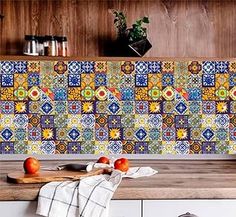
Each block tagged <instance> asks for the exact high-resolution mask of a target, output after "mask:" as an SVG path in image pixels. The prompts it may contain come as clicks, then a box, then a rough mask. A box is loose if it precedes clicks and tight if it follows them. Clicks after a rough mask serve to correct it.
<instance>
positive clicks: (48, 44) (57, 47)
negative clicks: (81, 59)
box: [23, 35, 69, 57]
mask: <svg viewBox="0 0 236 217" xmlns="http://www.w3.org/2000/svg"><path fill="white" fill-rule="evenodd" d="M23 53H24V54H25V55H30V56H62V57H66V56H69V52H68V41H67V37H66V36H52V35H45V36H38V35H25V45H24V51H23Z"/></svg>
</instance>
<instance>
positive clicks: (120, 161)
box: [114, 158, 129, 172]
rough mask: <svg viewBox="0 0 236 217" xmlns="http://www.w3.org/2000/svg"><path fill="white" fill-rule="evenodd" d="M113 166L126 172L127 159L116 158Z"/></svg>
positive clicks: (127, 166) (127, 167)
mask: <svg viewBox="0 0 236 217" xmlns="http://www.w3.org/2000/svg"><path fill="white" fill-rule="evenodd" d="M114 167H115V169H116V170H120V171H122V172H127V171H128V169H129V161H128V159H126V158H120V159H117V160H116V161H115V163H114Z"/></svg>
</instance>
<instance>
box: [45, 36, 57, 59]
mask: <svg viewBox="0 0 236 217" xmlns="http://www.w3.org/2000/svg"><path fill="white" fill-rule="evenodd" d="M44 55H45V56H57V41H56V40H55V37H54V36H52V35H46V36H45V41H44Z"/></svg>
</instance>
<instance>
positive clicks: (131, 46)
mask: <svg viewBox="0 0 236 217" xmlns="http://www.w3.org/2000/svg"><path fill="white" fill-rule="evenodd" d="M151 47H152V45H151V43H150V42H149V40H148V39H147V38H145V39H142V40H140V41H136V42H133V43H128V42H127V40H124V39H123V40H122V39H118V40H117V42H116V48H115V53H113V54H114V55H115V56H123V57H142V56H144V55H145V53H147V51H148V50H150V49H151Z"/></svg>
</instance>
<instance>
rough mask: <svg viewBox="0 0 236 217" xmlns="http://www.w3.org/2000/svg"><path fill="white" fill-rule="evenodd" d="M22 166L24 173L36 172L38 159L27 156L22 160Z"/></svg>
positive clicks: (38, 167) (38, 166)
mask: <svg viewBox="0 0 236 217" xmlns="http://www.w3.org/2000/svg"><path fill="white" fill-rule="evenodd" d="M23 166H24V170H25V173H27V174H34V173H37V172H38V171H39V169H40V163H39V161H38V160H37V159H36V158H33V157H28V158H27V159H26V160H25V161H24V165H23Z"/></svg>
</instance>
